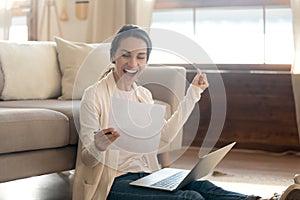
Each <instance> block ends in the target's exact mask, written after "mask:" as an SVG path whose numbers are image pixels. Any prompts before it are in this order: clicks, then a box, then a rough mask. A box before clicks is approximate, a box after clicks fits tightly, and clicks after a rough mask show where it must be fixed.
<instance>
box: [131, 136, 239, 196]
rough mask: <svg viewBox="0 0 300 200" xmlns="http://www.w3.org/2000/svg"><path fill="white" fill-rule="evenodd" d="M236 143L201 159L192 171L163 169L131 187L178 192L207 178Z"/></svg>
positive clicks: (135, 182) (137, 181)
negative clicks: (192, 183)
mask: <svg viewBox="0 0 300 200" xmlns="http://www.w3.org/2000/svg"><path fill="white" fill-rule="evenodd" d="M235 143H236V142H233V143H231V144H229V145H227V146H225V147H223V148H221V149H218V150H216V151H214V152H211V153H209V154H207V155H205V156H203V157H201V158H199V161H198V162H197V164H196V165H195V166H194V167H193V169H191V170H184V169H176V168H163V169H161V170H158V171H156V172H154V173H152V174H150V175H148V176H145V177H143V178H140V179H138V180H136V181H133V182H131V183H130V185H134V186H140V187H147V188H153V189H159V190H166V191H175V190H178V189H180V188H182V187H184V186H186V185H187V184H189V183H190V182H191V181H193V180H197V179H201V178H203V177H205V176H207V175H208V174H209V173H210V172H211V171H212V170H213V169H214V168H215V167H216V166H217V165H218V164H219V162H220V161H221V160H222V159H223V158H224V156H225V155H226V154H227V153H228V152H229V151H230V150H231V148H232V147H233V146H234V145H235Z"/></svg>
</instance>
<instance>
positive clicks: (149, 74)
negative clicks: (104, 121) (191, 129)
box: [0, 41, 186, 182]
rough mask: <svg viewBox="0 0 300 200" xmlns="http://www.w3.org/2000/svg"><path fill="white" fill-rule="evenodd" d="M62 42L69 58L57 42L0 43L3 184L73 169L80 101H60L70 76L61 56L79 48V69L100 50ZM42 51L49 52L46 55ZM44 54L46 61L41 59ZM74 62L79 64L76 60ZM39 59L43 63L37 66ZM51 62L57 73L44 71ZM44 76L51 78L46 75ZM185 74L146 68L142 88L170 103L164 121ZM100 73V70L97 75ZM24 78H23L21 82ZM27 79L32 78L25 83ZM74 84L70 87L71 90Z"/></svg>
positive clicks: (181, 88) (177, 143) (181, 90)
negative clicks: (69, 47)
mask: <svg viewBox="0 0 300 200" xmlns="http://www.w3.org/2000/svg"><path fill="white" fill-rule="evenodd" d="M64 42H66V43H68V45H71V47H72V48H73V49H72V48H71V50H70V55H66V52H67V53H68V51H67V50H68V49H67V50H66V49H64V50H66V51H65V52H63V53H62V52H61V51H59V50H58V49H57V48H58V46H59V45H61V44H58V43H55V42H30V43H25V44H24V43H21V44H20V43H13V42H8V41H0V97H1V100H0V182H6V181H11V180H15V179H20V178H26V177H31V176H37V175H42V174H48V173H54V172H61V171H65V170H71V169H74V167H75V163H76V151H77V142H78V129H79V126H78V120H79V119H78V109H79V105H80V97H79V98H70V99H68V98H62V96H63V95H64V94H63V93H64V88H63V84H64V80H63V79H64V76H65V73H66V71H64V69H63V68H62V65H64V64H66V62H65V61H63V58H65V57H68V56H71V57H72V56H76V52H75V53H74V52H72V51H74V48H77V50H78V51H79V52H77V53H78V55H79V54H80V55H82V54H83V55H84V56H83V57H82V58H81V60H80V59H79V60H77V61H76V62H77V64H78V63H80V62H81V63H80V65H83V64H84V63H87V64H88V66H90V65H93V64H91V62H90V60H89V59H88V55H89V56H90V54H91V52H96V53H101V52H97V51H92V50H91V49H92V48H91V45H88V44H80V43H71V42H68V41H64ZM72 45H74V47H73V46H72ZM43 48H47V50H46V51H45V52H44V53H42V52H43ZM82 48H88V51H89V53H86V52H82ZM7 52H9V54H8V53H7ZM23 54H24V55H23ZM32 54H33V56H31V57H30V58H29V59H28V56H30V55H32ZM40 54H41V55H40ZM96 55H97V54H96ZM43 56H44V57H46V58H44V59H41V57H43ZM106 56H107V55H106ZM90 57H92V56H90ZM14 59H15V60H14ZM74 59H75V60H76V58H75V57H74ZM11 60H13V63H11ZM35 60H39V61H38V63H35V62H37V61H35ZM70 60H71V61H72V59H70ZM107 60H109V59H108V58H107ZM49 62H51V63H52V65H51V66H50V67H49V68H51V70H52V72H54V73H53V74H54V75H53V74H51V70H49V68H47V69H42V70H41V69H40V68H41V67H43V65H46V64H48V63H49ZM96 63H98V62H96ZM69 67H73V66H71V65H70V66H69ZM24 68H25V69H24ZM55 68H57V69H55ZM35 70H37V71H39V72H38V73H37V72H36V71H35ZM91 71H92V73H94V71H93V70H91ZM57 72H58V73H57ZM77 72H78V70H77ZM22 73H23V74H22ZM43 73H47V74H46V75H45V76H44V75H43ZM185 73H186V71H185V69H184V68H183V67H148V68H147V69H146V70H145V72H144V73H143V75H142V78H141V79H140V80H141V82H140V83H139V84H143V85H145V87H148V88H149V89H150V90H151V92H152V93H153V97H154V99H155V100H156V102H157V103H161V104H164V105H166V108H167V112H166V115H167V116H166V117H168V116H170V115H171V113H172V112H174V110H176V107H177V105H178V102H179V100H180V99H181V98H182V97H183V95H184V92H185V82H186V80H185V76H186V74H185ZM31 74H32V76H31ZM99 74H100V72H99V73H98V74H96V76H98V75H99ZM23 76H24V80H19V78H20V77H21V78H22V77H23ZM43 76H44V77H43ZM48 76H49V77H50V79H49V80H48V79H47V78H49V77H48ZM94 76H95V75H94ZM28 77H29V80H25V78H26V79H28ZM41 77H42V78H41ZM83 78H84V77H83ZM15 79H18V81H15ZM45 79H46V84H45V83H44V82H45ZM53 79H54V80H53ZM96 80H97V79H95V78H94V80H89V83H85V84H83V85H84V87H86V86H87V85H88V84H90V83H91V82H94V81H96ZM75 82H76V81H75ZM75 82H73V83H72V84H73V86H74V85H75ZM50 84H52V85H56V86H55V87H53V88H54V89H53V88H50V89H49V87H50V86H51V85H50ZM72 84H71V85H72ZM78 84H81V82H80V81H79V82H78ZM51 87H52V86H51ZM35 90H38V91H35ZM49 90H51V92H49ZM80 90H82V88H81V89H80ZM53 91H54V92H53ZM74 91H75V89H74V88H73V91H71V93H72V92H73V94H74ZM81 94H82V91H81ZM30 95H31V96H30ZM181 137H182V134H179V136H178V138H177V139H176V140H175V141H174V142H173V143H172V144H171V145H170V147H168V148H167V149H165V150H164V152H167V151H169V150H171V149H176V148H180V146H181Z"/></svg>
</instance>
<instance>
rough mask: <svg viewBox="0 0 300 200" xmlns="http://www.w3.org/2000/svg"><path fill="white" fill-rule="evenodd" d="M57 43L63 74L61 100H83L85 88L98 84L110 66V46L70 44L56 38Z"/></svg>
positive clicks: (104, 44)
mask: <svg viewBox="0 0 300 200" xmlns="http://www.w3.org/2000/svg"><path fill="white" fill-rule="evenodd" d="M55 42H56V44H57V52H58V59H59V63H60V70H61V73H62V83H61V87H62V88H61V90H62V96H61V97H60V98H59V99H62V100H70V99H81V97H82V94H83V92H84V90H85V88H87V87H88V86H89V85H91V84H93V83H94V82H96V81H97V79H98V78H99V76H100V75H101V73H102V71H103V70H104V69H105V68H106V66H108V65H109V63H110V59H109V49H110V44H109V43H99V44H86V43H79V42H70V41H67V40H64V39H62V38H59V37H55ZM74 85H76V87H74Z"/></svg>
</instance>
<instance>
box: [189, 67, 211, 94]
mask: <svg viewBox="0 0 300 200" xmlns="http://www.w3.org/2000/svg"><path fill="white" fill-rule="evenodd" d="M192 84H193V85H195V86H197V87H200V88H201V89H202V90H205V89H206V88H208V86H209V84H208V81H207V77H206V74H204V73H202V72H201V71H200V69H197V74H196V75H195V77H194V79H193V82H192Z"/></svg>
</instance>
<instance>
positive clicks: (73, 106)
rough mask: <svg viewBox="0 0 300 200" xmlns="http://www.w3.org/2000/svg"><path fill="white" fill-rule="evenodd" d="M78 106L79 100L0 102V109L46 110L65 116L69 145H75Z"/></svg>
mask: <svg viewBox="0 0 300 200" xmlns="http://www.w3.org/2000/svg"><path fill="white" fill-rule="evenodd" d="M79 105H80V100H74V101H63V100H57V99H47V100H20V101H0V108H1V107H5V108H46V109H50V110H54V111H58V112H61V113H63V114H64V115H66V116H67V117H68V119H69V125H70V132H69V134H70V137H69V138H70V141H69V143H70V144H77V142H78V132H77V129H78V127H77V126H79V117H78V116H79Z"/></svg>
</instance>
